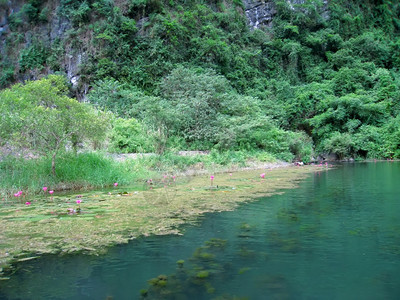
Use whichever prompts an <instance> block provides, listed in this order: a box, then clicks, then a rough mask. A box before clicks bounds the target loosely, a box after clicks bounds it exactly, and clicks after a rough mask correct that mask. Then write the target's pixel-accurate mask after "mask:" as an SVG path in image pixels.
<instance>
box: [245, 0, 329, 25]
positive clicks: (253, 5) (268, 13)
mask: <svg viewBox="0 0 400 300" xmlns="http://www.w3.org/2000/svg"><path fill="white" fill-rule="evenodd" d="M287 2H288V3H289V5H290V7H291V8H292V9H294V10H296V5H297V4H304V3H305V2H306V1H305V0H287ZM243 4H244V7H245V12H246V17H247V19H248V22H249V26H250V27H252V28H259V27H260V26H271V25H272V21H273V18H274V16H275V15H276V13H277V10H276V4H275V1H274V0H243ZM327 5H328V0H323V7H322V9H321V12H320V13H321V14H322V15H323V16H324V17H325V18H327V17H328V14H327Z"/></svg>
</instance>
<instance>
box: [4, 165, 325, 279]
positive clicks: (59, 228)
mask: <svg viewBox="0 0 400 300" xmlns="http://www.w3.org/2000/svg"><path fill="white" fill-rule="evenodd" d="M327 169H328V168H326V167H321V166H304V167H294V166H290V167H288V166H287V167H285V168H279V167H278V164H275V165H273V166H272V165H271V166H270V167H269V168H263V169H257V170H244V171H237V172H230V173H214V175H213V176H214V178H213V180H211V179H210V175H209V174H207V175H205V174H199V175H197V176H182V175H164V176H162V177H160V178H156V179H151V180H150V178H149V180H147V181H145V182H142V183H141V184H138V185H136V186H130V187H128V186H127V187H117V188H114V189H107V190H101V191H91V192H87V193H79V194H78V193H74V194H68V195H61V194H60V195H58V194H57V193H55V194H53V196H52V197H50V196H49V195H47V196H36V197H34V198H31V199H29V202H30V203H29V204H25V203H21V204H12V205H6V206H2V207H1V209H0V216H1V218H0V226H1V228H3V230H2V232H1V233H0V240H1V241H2V246H1V248H0V268H1V269H0V271H3V269H10V266H11V265H12V264H14V263H16V262H19V261H24V260H28V259H33V258H35V257H36V256H39V255H42V254H46V253H54V254H56V253H59V254H66V253H75V252H84V253H88V254H101V253H104V252H105V251H107V248H108V247H109V246H112V245H115V244H121V243H127V242H128V241H130V240H132V239H135V238H137V237H140V236H148V235H152V234H156V235H164V234H182V230H183V227H182V225H183V224H190V223H193V222H196V220H197V219H198V217H199V216H200V215H202V214H204V213H208V212H219V211H226V210H233V209H235V207H237V206H238V205H240V204H241V203H244V202H247V201H251V200H253V199H256V198H259V197H266V196H270V195H273V194H277V193H282V192H283V191H284V190H285V189H290V188H295V187H296V186H297V184H298V182H299V181H301V180H303V179H304V178H306V177H307V176H310V175H311V174H313V173H315V172H321V171H325V170H327ZM261 173H265V176H264V178H262V177H261V176H260V174H261Z"/></svg>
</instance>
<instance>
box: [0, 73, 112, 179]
mask: <svg viewBox="0 0 400 300" xmlns="http://www.w3.org/2000/svg"><path fill="white" fill-rule="evenodd" d="M67 93H68V88H67V85H66V82H65V78H64V77H61V76H57V75H50V76H49V77H48V78H46V79H42V80H38V81H31V82H28V83H27V84H25V85H20V84H18V85H14V86H13V87H12V88H11V89H5V90H3V91H1V92H0V146H8V147H12V148H16V149H29V150H31V151H34V152H33V153H32V154H33V155H36V154H37V153H39V154H42V155H44V156H47V155H50V156H51V157H52V173H53V175H55V159H56V156H57V154H58V153H59V152H60V151H63V150H64V149H65V147H66V146H67V145H68V144H69V146H70V147H76V145H77V144H78V143H80V142H82V141H84V140H90V141H92V142H94V143H96V142H98V141H100V140H102V139H103V138H104V135H105V133H106V132H107V127H108V119H109V118H108V117H107V115H106V114H104V113H102V112H100V111H96V110H95V109H93V108H92V107H91V106H89V105H86V104H83V103H79V102H78V101H76V100H75V99H72V98H70V97H68V96H67Z"/></svg>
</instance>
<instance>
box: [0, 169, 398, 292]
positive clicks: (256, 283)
mask: <svg viewBox="0 0 400 300" xmlns="http://www.w3.org/2000/svg"><path fill="white" fill-rule="evenodd" d="M0 299H24V300H25V299H85V300H86V299H88V300H89V299H109V300H110V299H115V300H117V299H190V300H196V299H400V162H377V163H373V162H371V163H354V164H343V165H338V166H337V168H336V169H333V170H330V171H328V172H320V173H315V174H313V175H312V176H311V177H309V178H307V179H306V180H304V181H303V182H302V183H301V184H300V186H299V188H297V189H295V190H289V191H286V193H285V194H283V195H276V196H273V197H269V198H260V199H258V200H257V201H254V202H251V203H246V204H243V205H242V206H240V207H239V208H238V209H237V210H235V211H231V212H222V213H213V214H207V215H205V216H203V217H202V218H201V219H200V220H199V222H198V224H197V225H190V226H186V228H185V234H184V235H183V236H155V237H147V238H140V239H137V240H134V241H132V242H130V243H129V244H127V245H121V246H116V247H113V248H111V249H110V251H109V252H108V253H107V254H106V255H103V256H87V255H67V256H61V257H60V256H57V255H47V256H43V257H41V258H39V259H37V260H33V261H29V262H24V263H20V264H19V265H17V271H16V272H15V273H14V274H12V275H11V278H10V279H9V280H6V281H2V282H0Z"/></svg>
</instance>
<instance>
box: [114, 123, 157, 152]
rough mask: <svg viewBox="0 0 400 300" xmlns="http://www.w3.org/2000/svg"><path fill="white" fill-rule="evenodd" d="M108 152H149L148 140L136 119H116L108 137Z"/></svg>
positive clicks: (150, 149) (150, 148)
mask: <svg viewBox="0 0 400 300" xmlns="http://www.w3.org/2000/svg"><path fill="white" fill-rule="evenodd" d="M110 150H111V151H115V152H121V153H132V152H133V153H138V152H151V151H152V150H153V149H152V147H151V145H150V140H149V137H148V135H147V133H146V132H145V131H144V129H143V127H142V125H141V124H140V123H139V122H138V121H137V120H136V119H122V118H116V119H115V120H114V122H113V128H112V132H111V136H110Z"/></svg>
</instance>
